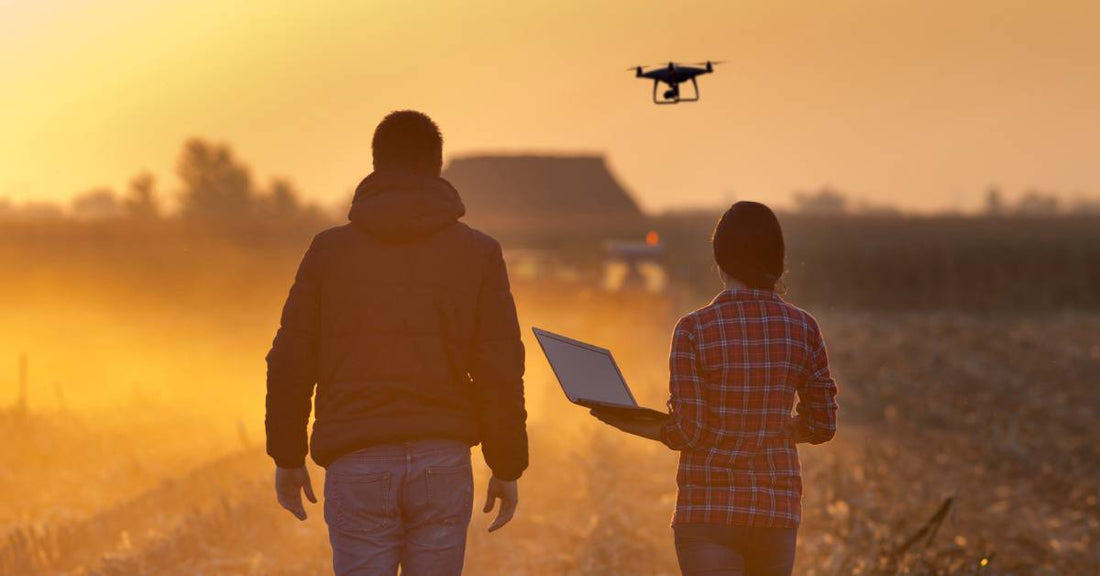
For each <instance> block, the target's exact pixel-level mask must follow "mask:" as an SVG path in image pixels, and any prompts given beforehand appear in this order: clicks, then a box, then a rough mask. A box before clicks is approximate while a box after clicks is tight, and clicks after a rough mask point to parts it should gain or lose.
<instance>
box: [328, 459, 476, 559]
mask: <svg viewBox="0 0 1100 576" xmlns="http://www.w3.org/2000/svg"><path fill="white" fill-rule="evenodd" d="M473 503H474V480H473V472H472V470H471V468H470V447H469V446H468V445H467V444H464V443H462V442H456V441H452V440H426V441H420V442H407V443H404V444H388V445H385V446H374V447H371V448H367V449H364V450H359V451H357V452H352V453H351V454H347V455H345V456H342V457H341V458H339V459H337V460H336V461H335V462H333V463H331V464H329V466H328V468H327V469H326V473H325V522H326V523H327V524H328V528H329V541H330V542H331V543H332V565H333V570H334V572H335V573H336V576H383V575H384V576H393V575H395V574H397V568H398V566H400V567H401V574H402V575H403V576H428V575H439V576H448V575H454V576H458V575H460V574H461V573H462V563H463V560H464V557H465V554H466V528H467V527H468V526H469V524H470V515H471V513H472V510H473Z"/></svg>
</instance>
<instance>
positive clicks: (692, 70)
mask: <svg viewBox="0 0 1100 576" xmlns="http://www.w3.org/2000/svg"><path fill="white" fill-rule="evenodd" d="M721 63H722V62H711V61H710V60H707V61H706V62H693V63H691V64H678V63H676V62H669V63H668V64H661V65H656V64H654V65H651V66H635V67H633V68H627V70H628V71H629V70H634V76H635V77H636V78H649V79H651V80H653V103H654V104H677V103H679V102H696V101H698V100H699V83H698V82H697V81H696V80H695V78H696V77H697V76H701V75H703V74H710V73H711V72H714V67H715V66H717V65H718V64H721ZM700 66H702V67H701V68H700ZM645 68H652V70H649V71H646V70H644V69H645ZM689 81H690V82H691V85H692V87H693V88H694V89H695V94H694V95H693V96H692V97H690V98H684V97H681V96H680V84H682V83H684V82H689ZM662 83H663V84H665V85H667V86H668V90H665V91H664V93H663V94H662V97H661V98H658V97H657V92H658V88H659V86H660V85H661V84H662Z"/></svg>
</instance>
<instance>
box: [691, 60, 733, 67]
mask: <svg viewBox="0 0 1100 576" xmlns="http://www.w3.org/2000/svg"><path fill="white" fill-rule="evenodd" d="M726 62H729V60H707V61H706V62H692V63H691V64H692V65H694V66H706V65H707V64H710V65H711V66H717V65H719V64H725V63H726Z"/></svg>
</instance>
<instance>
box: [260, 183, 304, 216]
mask: <svg viewBox="0 0 1100 576" xmlns="http://www.w3.org/2000/svg"><path fill="white" fill-rule="evenodd" d="M263 204H264V208H265V210H264V212H265V214H266V215H268V216H271V217H274V218H293V217H295V216H298V215H299V214H300V213H301V211H302V200H301V195H300V194H299V193H298V190H297V189H296V188H295V187H294V184H292V183H291V182H290V181H289V180H287V179H285V178H275V179H273V180H272V181H271V187H270V188H269V189H268V193H267V195H266V196H264V197H263Z"/></svg>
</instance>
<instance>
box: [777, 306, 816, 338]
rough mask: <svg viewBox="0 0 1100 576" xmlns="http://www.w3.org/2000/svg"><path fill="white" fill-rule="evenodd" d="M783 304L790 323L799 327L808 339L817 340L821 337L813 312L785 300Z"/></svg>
mask: <svg viewBox="0 0 1100 576" xmlns="http://www.w3.org/2000/svg"><path fill="white" fill-rule="evenodd" d="M783 306H784V308H785V309H786V310H787V316H788V318H789V319H790V320H789V321H790V323H791V324H794V325H796V326H799V327H801V328H802V329H803V330H804V331H805V333H806V337H807V338H808V339H809V340H811V341H817V340H820V339H821V328H820V327H819V325H818V323H817V318H815V317H814V315H813V314H810V313H809V312H808V311H806V310H804V309H802V308H799V307H798V306H795V305H794V304H791V303H790V302H787V301H786V300H783Z"/></svg>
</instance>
